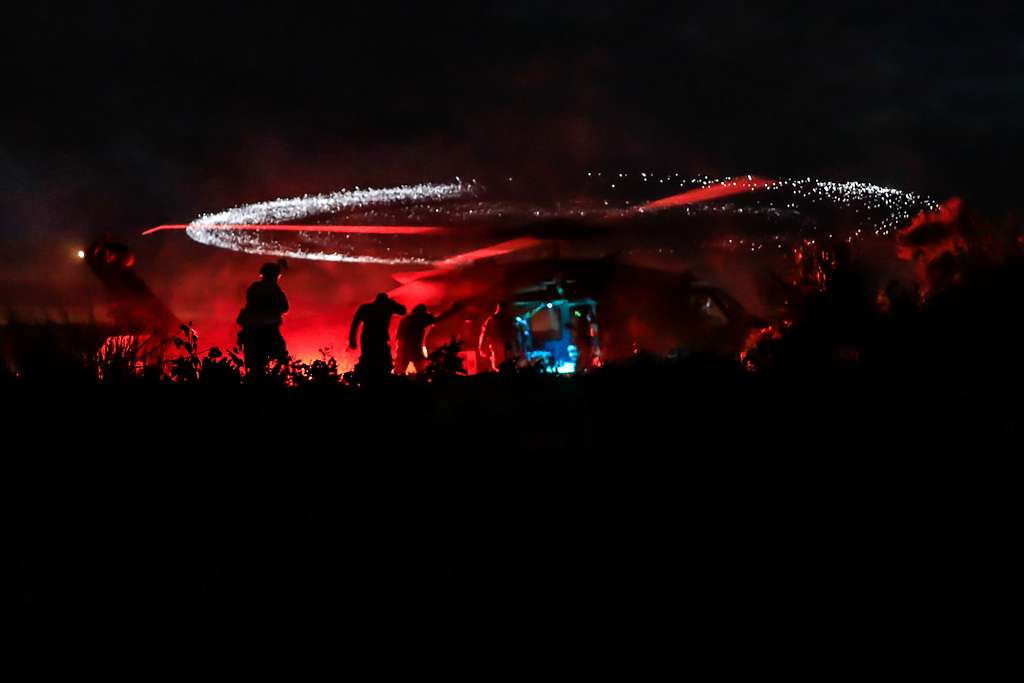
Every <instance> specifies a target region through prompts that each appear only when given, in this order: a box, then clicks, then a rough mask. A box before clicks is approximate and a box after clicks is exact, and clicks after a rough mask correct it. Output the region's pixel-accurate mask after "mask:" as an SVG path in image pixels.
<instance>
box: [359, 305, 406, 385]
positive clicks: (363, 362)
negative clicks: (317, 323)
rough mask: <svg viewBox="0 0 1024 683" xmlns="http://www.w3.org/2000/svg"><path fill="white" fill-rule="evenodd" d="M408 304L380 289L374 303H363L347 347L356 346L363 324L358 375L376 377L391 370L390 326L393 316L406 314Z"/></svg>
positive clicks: (366, 377)
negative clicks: (390, 296)
mask: <svg viewBox="0 0 1024 683" xmlns="http://www.w3.org/2000/svg"><path fill="white" fill-rule="evenodd" d="M405 312H406V311H405V306H403V305H402V304H400V303H398V302H397V301H395V300H394V299H391V298H389V297H388V295H387V294H384V293H383V292H381V293H380V294H378V295H377V298H376V299H374V300H373V301H372V302H371V303H368V304H363V305H361V306H360V307H359V308H358V309H357V310H356V314H355V317H353V318H352V326H351V327H350V328H349V332H348V347H349V348H350V349H355V348H356V331H357V330H358V329H359V325H360V324H361V325H362V326H363V331H362V334H360V335H359V347H358V348H359V351H360V353H359V362H358V363H356V367H355V375H356V377H357V378H359V379H362V380H373V379H379V378H380V377H385V376H387V375H389V374H390V373H391V368H392V362H391V346H390V345H389V344H388V342H389V340H390V337H389V334H388V328H389V327H390V325H391V316H393V315H405Z"/></svg>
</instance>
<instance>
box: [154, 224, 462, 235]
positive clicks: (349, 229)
mask: <svg viewBox="0 0 1024 683" xmlns="http://www.w3.org/2000/svg"><path fill="white" fill-rule="evenodd" d="M187 227H188V225H187V224H184V223H174V224H170V225H158V226H156V227H155V228H150V229H149V230H146V231H144V232H143V233H142V234H143V235H152V234H153V233H154V232H160V231H162V230H184V229H185V228H187ZM203 227H204V228H212V229H216V230H268V231H275V232H338V233H343V234H353V235H355V234H359V235H438V234H443V233H446V232H449V231H450V228H444V227H439V226H434V225H272V224H267V225H262V224H259V225H257V224H254V225H246V224H234V225H229V224H216V225H205V226H203Z"/></svg>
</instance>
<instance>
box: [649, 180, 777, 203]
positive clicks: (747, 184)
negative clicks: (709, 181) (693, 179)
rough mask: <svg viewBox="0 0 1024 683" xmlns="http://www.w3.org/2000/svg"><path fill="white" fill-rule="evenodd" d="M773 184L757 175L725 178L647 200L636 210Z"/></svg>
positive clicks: (728, 194) (693, 201)
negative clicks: (724, 179) (717, 181)
mask: <svg viewBox="0 0 1024 683" xmlns="http://www.w3.org/2000/svg"><path fill="white" fill-rule="evenodd" d="M774 184H775V181H774V180H769V179H767V178H758V177H757V176H746V177H745V178H734V179H732V180H726V181H725V182H721V183H715V184H714V185H708V186H707V187H701V188H697V189H695V190H688V191H686V192H680V193H679V194H674V195H671V196H669V197H664V198H662V199H657V200H655V201H653V202H648V203H647V204H644V205H643V206H641V207H638V210H639V211H650V210H652V209H667V208H671V207H673V206H685V205H686V204H697V203H698V202H706V201H710V200H712V199H720V198H722V197H731V196H732V195H736V194H743V193H745V192H754V191H755V190H763V189H765V188H767V187H771V186H772V185H774Z"/></svg>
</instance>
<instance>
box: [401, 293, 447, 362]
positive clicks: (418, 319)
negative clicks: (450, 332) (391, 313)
mask: <svg viewBox="0 0 1024 683" xmlns="http://www.w3.org/2000/svg"><path fill="white" fill-rule="evenodd" d="M460 310H462V304H460V303H455V304H453V305H452V307H451V308H449V309H448V310H447V311H445V312H444V313H442V314H441V315H438V316H435V315H433V314H432V313H431V312H430V311H428V310H427V307H426V306H424V305H423V304H416V306H414V307H413V309H412V313H410V314H409V315H407V316H405V317H404V318H402V321H401V322H400V323H398V334H396V335H395V342H396V346H397V348H396V350H395V357H396V359H397V362H396V364H395V373H396V374H399V375H404V374H405V373H406V371H407V370H408V369H409V364H410V363H412V366H413V367H414V368H415V369H416V372H417V374H418V373H421V372H423V370H424V368H426V366H427V355H426V353H424V349H423V340H424V337H426V335H427V328H428V327H430V326H431V325H433V324H434V323H439V322H441V321H442V320H444V319H445V318H447V317H449V316H451V315H453V314H455V313H457V312H458V311H460Z"/></svg>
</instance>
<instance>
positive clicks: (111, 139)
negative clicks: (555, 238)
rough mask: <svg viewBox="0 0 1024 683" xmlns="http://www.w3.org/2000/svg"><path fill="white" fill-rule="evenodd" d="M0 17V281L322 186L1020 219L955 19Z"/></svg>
mask: <svg viewBox="0 0 1024 683" xmlns="http://www.w3.org/2000/svg"><path fill="white" fill-rule="evenodd" d="M252 4H253V3H237V4H235V3H217V4H216V6H212V5H206V4H204V5H199V6H196V7H187V6H186V5H183V4H180V3H174V4H171V3H161V4H159V5H153V6H146V7H143V6H141V5H137V6H134V7H130V8H112V7H109V6H108V7H101V8H94V9H85V8H73V9H67V8H64V7H56V6H54V7H51V8H45V7H42V8H40V7H38V4H35V5H32V9H29V8H28V7H27V6H26V5H22V6H21V7H19V8H18V9H5V15H4V28H3V33H4V35H3V49H2V51H0V55H2V67H3V74H4V80H5V88H4V91H5V97H4V104H3V109H2V111H3V113H2V117H3V131H4V134H3V137H2V138H0V188H2V196H3V201H2V202H0V229H2V232H3V238H2V239H3V242H4V244H5V245H8V246H17V247H18V249H17V251H15V250H12V249H10V248H5V249H4V251H5V252H6V255H5V257H4V262H5V263H6V264H8V267H10V266H9V264H10V263H11V262H12V261H13V260H15V259H17V258H20V257H21V256H22V255H24V254H30V253H35V252H36V251H38V250H39V248H40V244H45V245H47V246H48V245H51V244H60V245H62V246H63V245H65V244H69V245H70V244H74V243H76V242H81V241H84V240H88V239H90V238H92V237H94V236H96V235H99V234H102V233H104V232H106V233H109V234H111V235H113V236H115V237H117V238H120V239H124V240H126V241H130V242H131V241H136V242H137V240H138V236H137V235H138V232H139V231H141V230H142V229H144V228H146V227H150V226H153V225H157V224H160V223H167V222H186V221H188V220H190V219H191V218H193V217H194V216H195V215H197V214H198V213H201V212H204V211H211V210H215V209H220V208H224V207H226V206H229V205H235V204H239V203H243V202H249V201H256V200H260V199H267V198H271V197H275V196H282V195H290V194H297V193H303V192H321V191H330V190H335V189H338V188H340V187H342V186H348V187H351V186H353V185H360V184H361V185H368V184H378V185H380V184H390V183H396V182H408V181H423V180H446V179H450V178H452V177H453V176H455V175H457V174H458V175H462V176H463V177H465V176H471V177H480V178H484V179H486V178H488V177H500V176H504V175H518V176H523V175H526V176H529V177H531V178H533V179H534V180H535V181H536V182H540V183H545V182H551V183H557V182H558V179H559V178H561V177H565V176H566V175H570V174H573V173H575V172H577V171H584V170H590V169H596V170H601V169H603V170H634V171H639V170H647V171H669V172H676V171H680V172H686V173H708V174H711V175H729V174H736V173H748V172H750V173H758V174H762V175H766V176H769V177H782V176H801V177H802V176H817V177H826V178H830V179H835V180H850V179H857V180H867V181H871V182H877V183H879V184H886V185H894V186H898V187H902V188H906V189H911V190H917V191H921V192H925V193H928V194H931V195H933V196H936V197H938V198H943V197H946V196H949V195H952V194H961V195H966V196H968V197H972V198H978V199H981V200H983V201H984V202H986V203H988V204H990V205H993V206H998V207H1000V208H1005V207H1012V206H1015V205H1016V204H1017V203H1018V202H1019V195H1018V193H1017V190H1016V183H1017V179H1016V175H1017V174H1016V172H1015V170H1014V164H1013V160H1014V159H1016V157H1017V156H1018V155H1019V153H1020V152H1021V151H1022V148H1024V143H1022V140H1024V136H1022V135H1021V132H1022V131H1021V128H1022V127H1024V85H1022V83H1024V80H1022V76H1021V73H1022V70H1024V40H1022V39H1021V38H1020V30H1019V25H1020V24H1019V19H1020V17H1018V16H1010V15H1009V14H1007V13H1006V12H1005V11H996V10H992V9H989V8H986V7H985V6H984V5H983V4H979V3H971V4H970V5H969V9H967V10H962V11H949V10H937V9H935V4H934V3H863V2H859V3H855V4H852V5H851V6H850V7H841V6H838V5H836V4H834V3H823V4H822V5H820V6H819V7H817V8H816V9H813V10H806V9H802V10H796V9H789V10H783V9H779V8H777V7H775V6H774V4H773V6H772V7H770V8H768V7H752V6H749V4H747V3H738V2H736V3H733V2H714V3H653V4H651V5H649V6H644V4H643V3H635V2H630V3H626V2H623V3H611V2H560V3H542V2H507V3H498V4H494V5H492V6H490V7H486V8H484V7H482V6H481V5H484V4H486V3H462V2H447V3H416V4H415V5H413V6H404V5H398V4H395V3H388V2H376V3H366V4H365V5H363V6H358V5H348V4H345V3H334V4H333V5H332V6H331V7H330V8H328V9H324V8H321V7H319V6H317V7H313V6H300V5H299V4H287V5H282V6H280V7H277V8H275V9H253V8H252V7H251V6H250V5H252Z"/></svg>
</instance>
